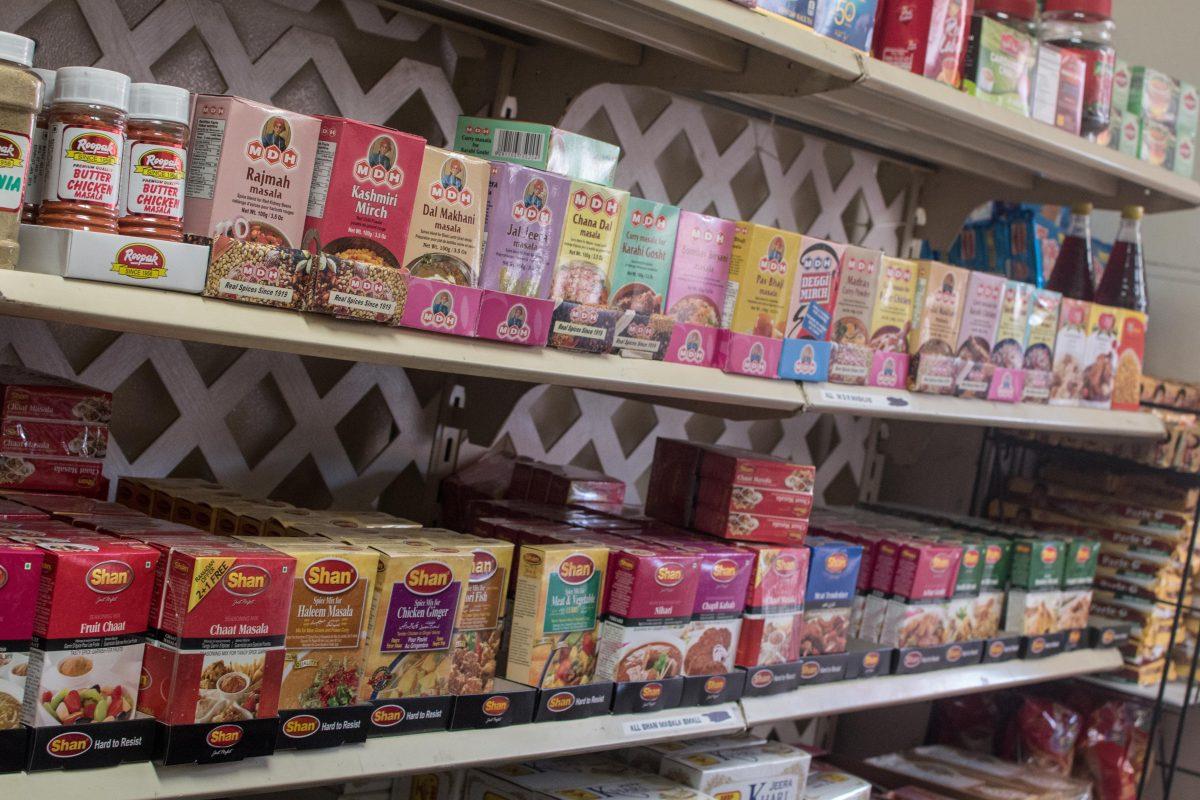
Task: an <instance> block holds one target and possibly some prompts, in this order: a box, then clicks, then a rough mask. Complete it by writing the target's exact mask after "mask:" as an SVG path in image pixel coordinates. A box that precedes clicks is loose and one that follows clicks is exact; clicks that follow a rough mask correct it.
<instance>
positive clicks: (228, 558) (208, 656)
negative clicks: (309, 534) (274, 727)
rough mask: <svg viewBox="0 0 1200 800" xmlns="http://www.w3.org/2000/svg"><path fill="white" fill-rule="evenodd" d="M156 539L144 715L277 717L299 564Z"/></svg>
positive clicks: (252, 548)
mask: <svg viewBox="0 0 1200 800" xmlns="http://www.w3.org/2000/svg"><path fill="white" fill-rule="evenodd" d="M181 538H182V542H181V543H179V544H173V543H172V542H171V539H170V537H164V538H162V539H160V540H158V541H157V543H156V544H157V546H158V547H159V548H160V549H161V550H162V551H163V558H164V567H163V570H162V572H163V574H162V577H161V580H160V581H159V582H158V584H157V585H156V587H155V597H154V606H153V609H152V612H151V617H150V627H151V630H150V635H151V641H150V643H149V644H148V645H147V647H146V658H145V662H144V664H143V675H142V682H143V683H142V692H141V693H140V694H139V696H138V711H140V712H142V713H144V714H147V715H149V716H152V717H154V718H155V719H157V720H158V721H159V722H162V723H165V724H168V725H189V724H194V723H238V722H242V721H246V720H252V719H267V718H272V717H275V716H276V713H277V711H278V704H279V687H280V681H281V678H282V674H283V662H284V649H283V647H284V642H285V637H286V634H287V630H288V618H289V611H290V608H291V596H292V583H293V582H292V576H293V575H294V571H295V568H296V560H295V559H294V558H293V557H291V556H289V555H286V554H284V553H281V552H279V551H276V550H271V549H269V548H266V547H260V546H257V545H254V544H250V543H246V542H241V541H237V540H234V539H227V540H224V541H220V542H218V541H214V540H205V541H199V540H195V541H188V539H187V537H181Z"/></svg>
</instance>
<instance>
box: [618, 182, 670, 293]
mask: <svg viewBox="0 0 1200 800" xmlns="http://www.w3.org/2000/svg"><path fill="white" fill-rule="evenodd" d="M678 228H679V209H678V208H676V207H675V206H672V205H667V204H666V203H655V202H652V201H650V200H643V199H642V198H640V197H630V198H629V206H628V208H627V210H626V212H625V222H624V226H623V227H622V229H621V240H620V247H619V248H618V250H617V258H616V262H615V263H614V264H613V269H612V286H611V290H610V291H609V297H608V304H609V305H610V306H614V307H616V308H620V309H625V310H629V311H634V312H636V313H639V314H659V313H661V312H662V310H663V301H664V298H665V297H666V295H667V286H668V284H669V282H670V279H671V259H672V256H673V254H674V251H675V237H676V233H677V231H678Z"/></svg>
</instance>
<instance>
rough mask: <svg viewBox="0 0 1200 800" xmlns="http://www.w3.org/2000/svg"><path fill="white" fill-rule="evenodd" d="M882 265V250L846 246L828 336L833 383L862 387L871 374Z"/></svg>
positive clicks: (830, 374) (830, 377)
mask: <svg viewBox="0 0 1200 800" xmlns="http://www.w3.org/2000/svg"><path fill="white" fill-rule="evenodd" d="M883 268H884V256H883V253H881V252H880V251H878V250H869V249H867V248H865V247H854V246H851V247H847V248H846V252H845V254H844V256H843V257H842V268H841V276H840V278H839V281H838V292H837V303H836V304H835V305H834V308H833V329H832V332H831V333H830V336H829V340H830V341H831V342H833V345H834V346H833V355H832V358H831V360H830V363H829V379H830V380H831V381H833V382H834V383H846V384H851V385H857V386H862V385H863V384H865V383H866V382H867V378H868V377H869V375H870V372H871V361H872V356H873V354H874V349H873V348H872V346H871V318H872V315H873V314H874V311H875V304H876V303H877V302H878V301H879V299H880V296H879V295H880V292H879V283H880V280H881V278H882V274H883ZM910 310H911V309H910Z"/></svg>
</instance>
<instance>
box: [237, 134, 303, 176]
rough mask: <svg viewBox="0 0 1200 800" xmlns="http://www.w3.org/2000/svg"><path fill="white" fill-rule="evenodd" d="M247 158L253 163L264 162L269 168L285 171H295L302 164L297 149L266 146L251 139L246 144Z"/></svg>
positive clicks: (257, 140) (272, 145)
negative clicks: (280, 168)
mask: <svg viewBox="0 0 1200 800" xmlns="http://www.w3.org/2000/svg"><path fill="white" fill-rule="evenodd" d="M246 158H248V159H249V160H250V161H251V162H255V161H262V162H263V163H264V164H266V165H267V166H268V167H283V168H284V169H295V168H296V166H297V165H298V164H299V163H300V154H299V153H297V152H296V150H295V148H292V147H288V148H286V149H284V148H281V147H279V146H278V145H274V144H271V145H266V146H264V145H263V143H262V141H260V140H259V139H251V140H250V141H249V142H247V143H246Z"/></svg>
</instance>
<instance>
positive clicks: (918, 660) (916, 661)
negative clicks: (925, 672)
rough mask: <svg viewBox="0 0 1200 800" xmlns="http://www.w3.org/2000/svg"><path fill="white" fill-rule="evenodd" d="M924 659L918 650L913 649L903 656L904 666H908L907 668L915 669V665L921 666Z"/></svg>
mask: <svg viewBox="0 0 1200 800" xmlns="http://www.w3.org/2000/svg"><path fill="white" fill-rule="evenodd" d="M924 661H925V659H924V657H923V656H922V655H921V654H920V653H919V652H917V651H916V650H914V651H913V652H911V653H909V654H908V655H906V656H905V657H904V666H906V667H908V668H909V669H916V668H917V667H919V666H921V664H922V663H923V662H924Z"/></svg>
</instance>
